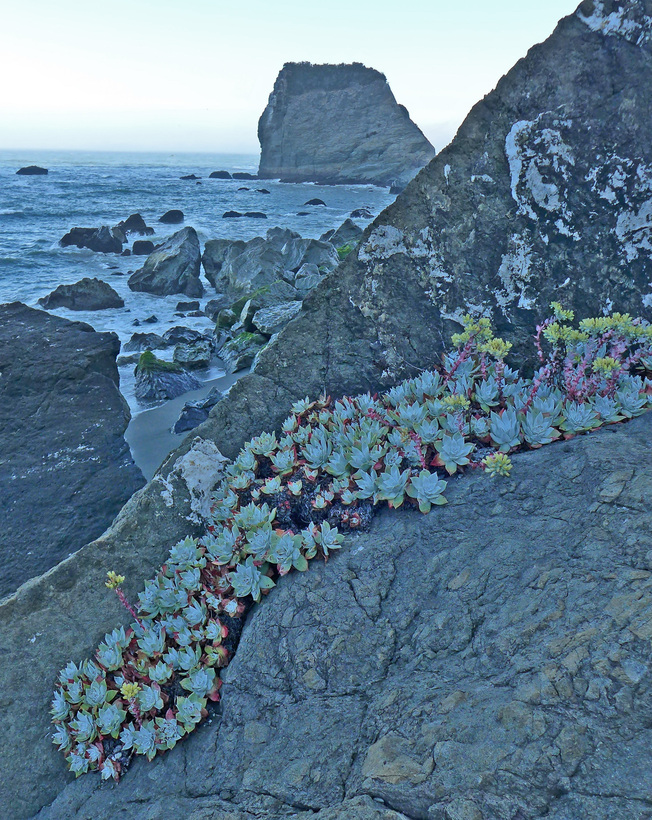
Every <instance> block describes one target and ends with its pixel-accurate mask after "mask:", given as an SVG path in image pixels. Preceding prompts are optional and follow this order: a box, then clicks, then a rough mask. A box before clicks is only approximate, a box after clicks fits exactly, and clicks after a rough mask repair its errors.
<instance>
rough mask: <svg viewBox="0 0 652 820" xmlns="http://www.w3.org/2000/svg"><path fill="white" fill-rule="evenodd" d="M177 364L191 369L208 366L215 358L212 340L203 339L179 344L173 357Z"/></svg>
mask: <svg viewBox="0 0 652 820" xmlns="http://www.w3.org/2000/svg"><path fill="white" fill-rule="evenodd" d="M172 358H173V359H174V361H175V362H176V363H177V364H180V365H181V366H182V367H187V368H189V369H191V370H194V369H195V368H202V367H208V365H209V364H210V361H211V359H212V358H213V348H212V346H211V344H210V342H208V341H206V340H201V341H198V342H192V343H190V344H184V343H182V344H178V345H177V346H176V347H175V348H174V354H173V357H172Z"/></svg>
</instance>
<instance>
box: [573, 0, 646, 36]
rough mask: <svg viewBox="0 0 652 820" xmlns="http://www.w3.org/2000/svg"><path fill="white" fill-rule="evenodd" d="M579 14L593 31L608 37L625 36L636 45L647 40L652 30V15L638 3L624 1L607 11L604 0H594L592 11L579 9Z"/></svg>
mask: <svg viewBox="0 0 652 820" xmlns="http://www.w3.org/2000/svg"><path fill="white" fill-rule="evenodd" d="M610 5H612V4H611V3H610ZM577 16H578V17H579V19H580V20H581V21H582V22H583V23H584V24H585V25H586V26H588V27H589V28H590V29H591V31H595V32H599V33H601V34H604V35H606V36H607V37H623V38H624V39H625V40H628V41H629V42H630V43H635V44H636V45H641V44H642V43H644V42H647V41H648V40H649V38H650V32H652V17H649V16H648V15H647V14H645V13H644V11H643V8H642V7H641V5H640V4H638V3H631V2H629V3H624V4H623V5H622V6H621V7H620V8H618V9H616V10H614V11H611V12H609V13H607V11H606V9H605V3H604V0H593V11H592V13H591V14H583V13H582V12H581V11H580V10H579V9H578V11H577Z"/></svg>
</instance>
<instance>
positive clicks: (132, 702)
mask: <svg viewBox="0 0 652 820" xmlns="http://www.w3.org/2000/svg"><path fill="white" fill-rule="evenodd" d="M129 711H130V712H131V714H132V715H133V716H134V720H135V721H136V725H137V726H138V728H139V729H142V728H143V717H142V715H141V714H140V706H139V705H138V702H137V700H136V698H129Z"/></svg>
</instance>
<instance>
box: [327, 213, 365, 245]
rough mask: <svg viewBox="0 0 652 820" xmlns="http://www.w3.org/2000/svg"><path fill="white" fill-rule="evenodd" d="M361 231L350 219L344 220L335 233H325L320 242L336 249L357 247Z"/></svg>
mask: <svg viewBox="0 0 652 820" xmlns="http://www.w3.org/2000/svg"><path fill="white" fill-rule="evenodd" d="M362 234H363V230H362V228H361V227H360V226H359V225H356V224H355V222H354V221H353V220H352V219H345V220H344V222H342V224H341V225H340V227H339V228H338V229H337V230H336V231H326V233H325V234H324V235H323V236H322V237H321V239H322V241H324V242H330V243H331V245H334V246H335V247H336V248H341V247H343V246H344V245H357V244H358V242H359V241H360V239H361V238H362Z"/></svg>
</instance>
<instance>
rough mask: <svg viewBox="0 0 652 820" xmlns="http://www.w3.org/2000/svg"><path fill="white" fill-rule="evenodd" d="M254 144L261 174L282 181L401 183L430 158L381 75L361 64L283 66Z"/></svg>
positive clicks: (431, 150) (425, 144) (423, 140)
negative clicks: (257, 151) (258, 149)
mask: <svg viewBox="0 0 652 820" xmlns="http://www.w3.org/2000/svg"><path fill="white" fill-rule="evenodd" d="M258 139H259V140H260V148H261V156H260V166H259V168H258V176H259V177H260V178H261V179H270V178H272V179H273V178H278V177H280V178H281V179H283V180H285V181H287V182H306V181H309V182H322V183H328V184H332V183H349V182H350V183H373V184H374V185H391V184H392V183H396V182H399V183H400V184H401V185H405V184H406V183H407V182H408V180H410V179H411V178H412V177H413V176H414V175H415V174H416V172H417V171H418V170H419V169H420V168H422V167H423V166H424V165H425V164H426V163H427V162H429V161H430V160H431V159H432V157H433V156H434V155H435V149H434V148H433V147H432V145H431V144H430V143H429V142H428V140H427V139H426V137H425V136H424V135H423V134H422V133H421V131H420V130H419V128H418V127H417V126H416V125H415V124H414V123H413V122H412V120H411V119H410V117H409V114H408V112H407V110H406V109H405V107H404V106H402V105H399V104H398V103H397V102H396V100H395V99H394V95H393V94H392V92H391V89H390V87H389V85H388V83H387V80H386V78H385V75H384V74H381V73H380V72H379V71H375V70H374V69H373V68H366V67H365V66H363V65H362V64H361V63H353V64H352V65H311V64H310V63H286V64H285V65H284V66H283V68H282V70H281V72H280V73H279V75H278V77H277V78H276V82H275V83H274V90H273V91H272V93H271V94H270V96H269V101H268V103H267V107H266V108H265V110H264V112H263V114H262V116H261V118H260V121H259V123H258ZM321 204H323V203H321Z"/></svg>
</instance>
